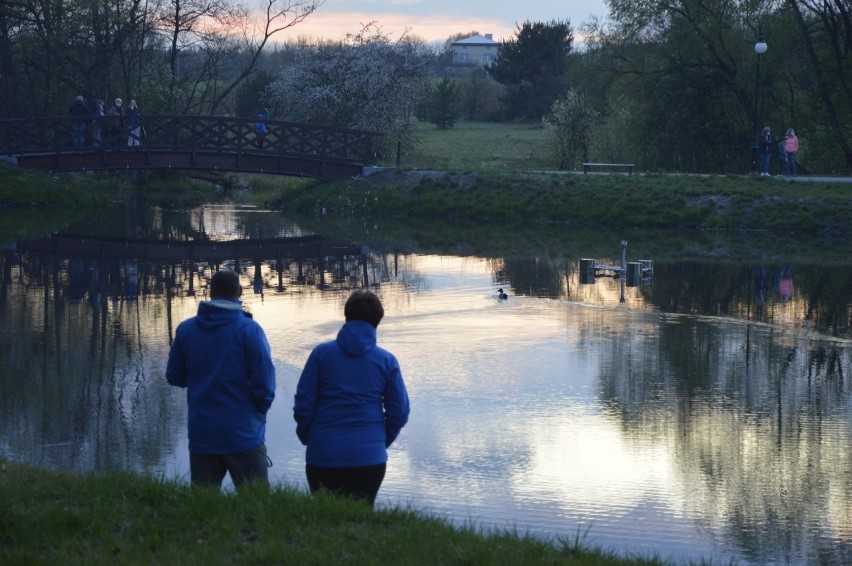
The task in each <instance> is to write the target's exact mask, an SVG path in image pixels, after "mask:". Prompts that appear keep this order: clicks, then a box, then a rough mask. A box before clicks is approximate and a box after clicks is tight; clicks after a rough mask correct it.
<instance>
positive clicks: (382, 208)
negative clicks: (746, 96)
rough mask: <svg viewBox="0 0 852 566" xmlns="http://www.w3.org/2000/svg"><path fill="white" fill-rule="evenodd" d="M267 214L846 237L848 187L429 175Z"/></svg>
mask: <svg viewBox="0 0 852 566" xmlns="http://www.w3.org/2000/svg"><path fill="white" fill-rule="evenodd" d="M269 204H270V206H273V207H276V208H281V209H283V210H290V211H293V212H299V213H309V214H312V213H315V212H317V211H319V212H320V213H321V214H323V215H328V216H341V217H348V218H351V217H356V216H357V217H363V218H391V217H397V218H418V219H433V220H436V221H447V220H449V221H458V220H465V221H469V222H500V223H513V222H522V223H526V224H542V223H545V224H546V223H557V224H563V225H567V226H586V227H612V228H618V229H628V228H666V229H699V230H747V231H756V230H759V231H766V230H771V231H787V232H797V233H805V234H813V235H826V234H848V233H850V231H851V230H852V224H850V223H849V222H848V219H849V218H852V184H841V183H836V184H828V183H811V182H808V183H790V182H785V181H781V180H775V179H768V178H762V177H756V178H750V177H727V176H716V177H694V176H684V175H632V176H626V175H582V174H579V175H578V174H554V173H540V174H539V173H535V174H531V173H521V172H516V173H488V172H481V173H472V174H468V173H456V174H451V173H444V172H438V173H434V172H432V173H429V172H418V171H410V170H399V171H396V172H391V173H387V174H382V175H375V176H372V177H368V178H366V179H356V180H350V181H343V182H336V183H324V184H315V185H313V186H300V187H290V188H288V187H282V188H281V189H280V190H279V191H278V192H277V194H276V197H275V198H274V199H273V200H272V201H270V203H269Z"/></svg>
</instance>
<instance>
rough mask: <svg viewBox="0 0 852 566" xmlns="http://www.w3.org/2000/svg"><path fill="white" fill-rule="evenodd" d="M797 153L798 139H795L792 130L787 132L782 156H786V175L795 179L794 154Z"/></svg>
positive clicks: (795, 165) (794, 133)
mask: <svg viewBox="0 0 852 566" xmlns="http://www.w3.org/2000/svg"><path fill="white" fill-rule="evenodd" d="M797 153H799V138H797V137H796V132H794V131H793V128H790V129H789V130H787V137H786V138H785V139H784V154H785V155H786V156H787V175H788V176H790V177H795V176H796V174H797V168H798V166H797V164H796V154H797Z"/></svg>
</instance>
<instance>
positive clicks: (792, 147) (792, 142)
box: [784, 134, 799, 153]
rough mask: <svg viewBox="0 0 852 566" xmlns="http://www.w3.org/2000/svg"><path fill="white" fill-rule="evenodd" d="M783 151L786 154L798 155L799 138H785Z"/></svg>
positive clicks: (793, 136)
mask: <svg viewBox="0 0 852 566" xmlns="http://www.w3.org/2000/svg"><path fill="white" fill-rule="evenodd" d="M784 151H785V152H786V153H798V152H799V138H797V137H796V134H793V135H792V136H787V138H786V139H785V140H784Z"/></svg>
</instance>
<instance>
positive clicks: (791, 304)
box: [493, 257, 852, 337]
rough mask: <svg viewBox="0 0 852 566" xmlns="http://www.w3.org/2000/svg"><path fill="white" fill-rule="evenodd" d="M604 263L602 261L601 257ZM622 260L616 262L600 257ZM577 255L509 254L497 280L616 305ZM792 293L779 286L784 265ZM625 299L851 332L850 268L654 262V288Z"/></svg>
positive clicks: (609, 287) (607, 282)
mask: <svg viewBox="0 0 852 566" xmlns="http://www.w3.org/2000/svg"><path fill="white" fill-rule="evenodd" d="M598 262H599V263H601V262H602V260H600V259H598ZM603 263H610V264H618V263H619V261H610V260H603ZM577 264H578V260H577V259H570V258H566V257H554V258H551V259H545V258H541V257H529V258H526V257H521V258H518V257H512V258H509V259H503V260H502V261H494V267H493V271H494V278H495V280H496V281H498V282H500V283H501V284H505V283H506V282H508V284H509V285H511V288H512V290H513V292H514V293H515V294H518V295H528V296H532V297H544V298H562V299H566V300H569V301H578V302H589V303H605V304H616V303H617V302H618V300H617V294H618V289H617V285H615V284H613V281H612V280H611V279H599V280H598V281H597V282H596V283H594V284H591V285H581V284H580V281H579V275H578V267H577ZM784 269H786V270H787V271H788V272H789V274H788V275H784V276H789V277H791V279H790V281H791V283H790V285H791V286H793V285H794V287H793V295H792V296H789V297H788V296H785V294H784V293H782V289H781V287H780V286H779V284H780V283H781V280H782V277H784V276H782V275H781V273H782V270H784ZM628 295H629V297H628V299H627V304H628V305H629V306H630V307H634V308H652V309H656V310H660V311H662V312H668V313H681V314H697V315H704V316H728V317H733V318H737V319H743V320H751V321H760V322H765V323H768V324H774V325H779V326H784V327H788V326H793V327H797V328H800V329H802V330H803V331H808V332H811V331H813V332H816V333H820V334H826V335H830V336H841V337H844V336H850V334H852V266H834V267H831V268H828V267H826V266H823V265H819V264H808V265H793V266H789V265H787V266H786V267H785V266H784V265H783V264H762V265H758V264H755V265H743V264H738V263H725V262H678V263H662V264H661V263H655V264H654V278H653V283H652V284H651V285H642V286H640V287H637V288H635V289H628Z"/></svg>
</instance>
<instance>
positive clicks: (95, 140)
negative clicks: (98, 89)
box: [92, 99, 106, 147]
mask: <svg viewBox="0 0 852 566" xmlns="http://www.w3.org/2000/svg"><path fill="white" fill-rule="evenodd" d="M105 115H106V112H105V111H104V101H103V100H101V99H98V100H95V119H94V120H92V147H101V142H102V141H103V131H104V116H105Z"/></svg>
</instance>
